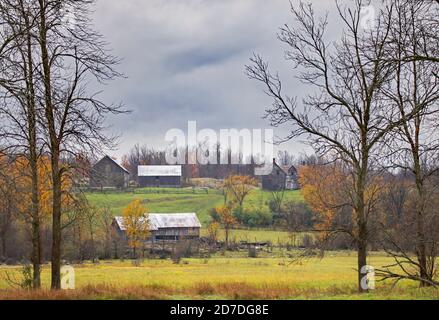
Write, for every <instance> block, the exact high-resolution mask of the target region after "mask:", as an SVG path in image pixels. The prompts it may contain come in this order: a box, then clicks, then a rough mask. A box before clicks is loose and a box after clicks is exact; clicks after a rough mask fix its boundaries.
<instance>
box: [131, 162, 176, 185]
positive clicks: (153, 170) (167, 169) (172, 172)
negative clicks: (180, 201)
mask: <svg viewBox="0 0 439 320" xmlns="http://www.w3.org/2000/svg"><path fill="white" fill-rule="evenodd" d="M181 175H182V170H181V166H139V168H138V176H139V186H140V187H142V188H144V187H168V188H169V187H171V188H178V187H181Z"/></svg>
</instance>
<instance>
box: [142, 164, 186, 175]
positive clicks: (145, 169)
mask: <svg viewBox="0 0 439 320" xmlns="http://www.w3.org/2000/svg"><path fill="white" fill-rule="evenodd" d="M137 171H138V175H139V177H155V176H161V177H181V172H182V171H181V166H139V167H138V170H137Z"/></svg>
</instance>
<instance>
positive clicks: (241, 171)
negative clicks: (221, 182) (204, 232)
mask: <svg viewBox="0 0 439 320" xmlns="http://www.w3.org/2000/svg"><path fill="white" fill-rule="evenodd" d="M204 148H205V146H199V147H198V148H197V152H201V151H200V150H203V149H204ZM224 155H226V157H227V159H228V163H229V164H221V157H223V156H224ZM216 157H217V161H216V163H215V164H214V163H207V164H187V163H188V162H187V161H186V164H183V165H182V176H183V179H185V180H189V179H193V178H213V179H226V178H227V177H228V176H230V175H243V176H255V168H256V167H257V164H256V163H255V161H254V159H252V158H249V159H245V158H244V157H243V156H242V155H239V154H233V153H232V151H231V150H230V149H228V150H224V148H222V147H221V145H217V146H216ZM276 158H277V163H278V164H279V165H282V166H292V165H299V164H301V165H303V164H306V163H308V162H309V161H313V158H312V157H308V156H306V155H301V156H299V157H295V156H294V155H293V154H292V153H291V152H290V151H287V150H282V151H279V152H278V153H277V157H276ZM232 159H238V161H237V162H238V163H237V164H232ZM268 161H270V162H271V161H272V160H271V159H269V160H268ZM122 165H123V166H124V168H126V169H127V170H128V171H129V172H130V180H131V181H134V182H138V172H137V170H138V166H141V165H168V163H167V162H166V151H164V150H160V149H159V150H157V149H154V148H150V147H148V146H147V145H139V144H136V145H135V146H134V147H132V148H131V150H130V151H129V152H128V153H127V154H125V155H123V156H122Z"/></svg>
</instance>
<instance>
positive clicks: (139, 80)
mask: <svg viewBox="0 0 439 320" xmlns="http://www.w3.org/2000/svg"><path fill="white" fill-rule="evenodd" d="M315 4H316V5H317V6H318V7H319V8H320V9H324V8H323V7H322V5H323V4H324V5H325V6H332V7H333V4H332V1H327V0H319V1H315ZM290 21H291V15H290V14H289V2H288V0H270V1H266V0H147V1H146V0H124V1H120V0H99V1H98V5H97V8H96V12H95V22H96V26H97V28H98V29H99V30H100V31H101V32H102V33H103V34H104V35H105V37H106V39H107V40H108V42H109V43H110V44H111V48H112V49H113V50H114V53H115V54H117V55H118V56H120V57H121V58H122V59H123V62H122V64H121V65H120V71H122V72H123V73H125V74H126V75H127V77H128V78H127V79H123V80H117V81H115V82H113V83H111V84H109V85H108V86H107V87H105V88H104V90H105V91H104V98H105V99H106V100H109V101H115V102H118V101H123V102H124V104H125V105H126V106H127V107H128V108H129V109H131V110H132V113H131V114H130V115H126V116H118V117H112V118H109V123H110V124H111V125H112V129H111V130H112V131H113V132H116V133H121V134H122V139H121V144H120V148H119V150H118V151H116V152H114V154H115V155H118V156H120V155H121V154H122V153H124V152H126V151H127V150H128V149H129V148H130V147H131V146H132V145H134V144H135V143H141V144H143V143H145V144H149V145H151V146H158V145H160V143H161V142H162V141H163V138H164V135H165V133H166V131H167V130H169V129H171V128H181V129H185V128H186V126H187V121H189V120H196V121H197V122H198V125H199V127H200V129H202V128H212V129H216V130H217V129H220V128H238V129H239V128H263V127H267V126H268V123H267V122H266V120H263V119H262V116H263V115H264V109H265V107H266V106H267V105H268V104H270V99H268V98H267V97H266V96H265V95H264V93H263V90H262V89H263V88H262V87H261V86H260V85H258V84H257V83H255V82H253V81H250V80H248V79H247V77H246V76H245V74H244V66H245V64H248V62H249V58H250V57H251V56H252V54H253V53H254V52H257V53H261V54H262V55H263V56H264V57H266V58H267V59H268V60H269V61H270V63H271V65H272V66H273V68H274V69H277V70H280V71H281V75H283V76H284V77H285V78H287V79H288V82H287V84H289V88H290V89H289V94H290V95H296V94H298V93H299V91H300V90H301V85H300V84H299V83H298V82H297V81H296V80H294V79H293V76H292V73H291V66H288V65H286V64H285V62H284V59H283V55H284V54H283V50H284V48H283V47H282V45H281V44H280V43H279V41H278V40H277V38H276V34H277V32H278V29H279V27H280V26H281V25H283V24H284V23H286V22H290ZM285 133H286V131H285V130H279V131H278V134H279V135H282V134H285ZM294 146H295V147H296V149H295V150H296V151H299V152H300V151H301V150H302V149H303V147H302V146H299V145H294Z"/></svg>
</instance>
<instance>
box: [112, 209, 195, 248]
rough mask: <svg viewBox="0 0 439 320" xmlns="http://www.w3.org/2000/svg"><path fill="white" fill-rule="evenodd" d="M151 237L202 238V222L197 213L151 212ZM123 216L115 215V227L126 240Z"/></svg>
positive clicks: (163, 239)
mask: <svg viewBox="0 0 439 320" xmlns="http://www.w3.org/2000/svg"><path fill="white" fill-rule="evenodd" d="M142 219H148V224H149V230H150V232H151V235H150V238H149V239H147V241H150V242H161V241H179V240H193V239H199V238H200V230H201V223H200V221H199V220H198V217H197V215H196V214H195V213H166V214H165V213H150V214H148V218H146V217H145V218H142ZM123 221H124V220H123V217H115V218H114V220H113V229H114V230H115V231H116V234H117V235H118V236H119V238H120V239H122V240H126V239H127V235H126V228H125V226H124V222H123Z"/></svg>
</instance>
